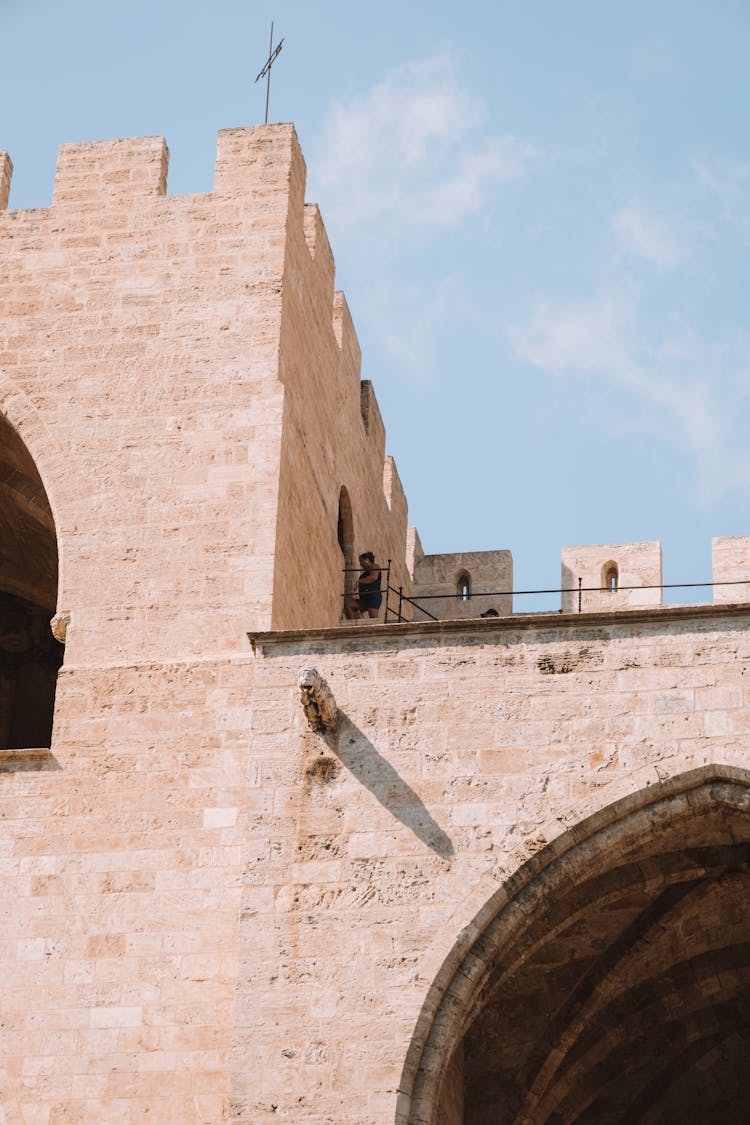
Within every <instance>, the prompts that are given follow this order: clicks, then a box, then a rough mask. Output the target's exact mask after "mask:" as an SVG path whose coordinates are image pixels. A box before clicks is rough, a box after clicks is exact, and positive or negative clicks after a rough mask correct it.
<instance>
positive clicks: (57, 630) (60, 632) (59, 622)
mask: <svg viewBox="0 0 750 1125" xmlns="http://www.w3.org/2000/svg"><path fill="white" fill-rule="evenodd" d="M70 620H71V614H70V611H69V610H65V611H64V612H62V613H56V614H55V616H54V617H53V618H52V620H51V621H50V623H49V625H50V629H51V630H52V636H53V637H54V638H55V640H56V641H59V642H60V644H61V645H64V644H65V638H66V637H67V635H68V625H70Z"/></svg>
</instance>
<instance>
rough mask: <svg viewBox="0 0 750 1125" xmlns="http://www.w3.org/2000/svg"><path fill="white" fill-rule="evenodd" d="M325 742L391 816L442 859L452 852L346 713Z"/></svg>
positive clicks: (442, 834) (412, 794) (438, 829)
mask: <svg viewBox="0 0 750 1125" xmlns="http://www.w3.org/2000/svg"><path fill="white" fill-rule="evenodd" d="M326 742H327V743H328V746H329V747H330V749H331V750H332V751H333V753H334V754H335V755H336V757H337V758H338V759H339V761H340V762H342V764H343V765H345V766H346V768H347V769H348V770H349V772H350V773H351V774H353V775H354V777H356V779H357V781H359V782H360V783H361V784H362V785H364V786H365V788H366V789H369V790H370V792H371V793H372V795H373V796H374V797H375V798H376V800H378V801H379V802H380V804H381V805H382V806H383V808H384V809H386V810H387V811H388V812H389V813H390V814H391V816H395V817H396V819H397V820H400V821H401V823H402V824H404V825H406V827H407V828H409V829H410V830H411V831H412V832H413V833H414V835H415V836H417V837H418V838H419V839H420V840H421V841H422V843H424V844H426V845H427V847H428V848H432V850H433V851H434V852H436V853H437V854H438V855H439V856H440V857H441V858H442V859H450V857H451V856H452V855H453V844H452V843H451V841H450V839H449V838H448V836H447V835H446V834H445V832H443V830H442V828H441V827H440V825H439V824H438V823H437V822H436V821H435V820H433V818H432V817H431V816H430V814H429V812H428V811H427V809H426V808H425V806H424V804H423V803H422V801H421V800H420V798H419V797H418V796H417V794H416V793H415V792H414V790H413V789H412V788H411V787H410V786H408V785H407V784H406V782H405V781H402V779H401V778H400V777H399V775H398V774H397V773H396V771H395V770H394V768H393V766H392V765H391V764H390V762H388V761H386V759H385V758H384V757H383V755H382V754H379V753H378V751H377V750H376V749H375V747H374V746H373V744H372V743H371V742H370V740H369V738H367V736H366V735H365V734H363V733H362V731H361V730H360V729H359V728H358V727H356V726H355V725H354V723H353V722H352V721H351V719H349V718H348V717H347V716H346V715H344V714H343V713H341V712H339V724H338V727H337V729H336V731H335V733H334V734H333V735H330V736H329V737H328V738H327V739H326Z"/></svg>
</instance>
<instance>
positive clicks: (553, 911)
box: [0, 125, 750, 1125]
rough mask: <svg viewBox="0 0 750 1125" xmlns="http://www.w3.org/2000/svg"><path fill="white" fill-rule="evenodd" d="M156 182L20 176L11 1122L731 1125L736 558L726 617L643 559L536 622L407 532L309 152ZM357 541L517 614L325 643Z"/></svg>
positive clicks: (157, 145)
mask: <svg viewBox="0 0 750 1125" xmlns="http://www.w3.org/2000/svg"><path fill="white" fill-rule="evenodd" d="M166 164H167V152H166V147H165V145H164V144H163V142H162V141H161V139H159V138H140V139H135V140H126V141H107V142H100V143H97V144H85V145H74V146H65V147H64V149H63V151H62V153H61V158H60V165H59V171H58V181H57V185H56V189H55V196H54V202H53V205H52V206H51V207H50V208H47V209H43V210H39V211H34V212H28V213H27V212H20V211H12V210H11V211H7V210H4V209H3V207H2V205H3V204H4V203H5V202H6V197H7V184H8V183H9V180H10V163H9V160H5V159H3V158H2V157H0V211H2V213H0V262H2V270H0V344H1V346H0V528H2V529H4V534H3V536H2V537H0V538H1V539H2V541H1V542H0V595H4V596H5V599H6V600H5V601H4V603H3V604H4V605H5V607H6V613H5V614H4V615H0V616H3V621H4V622H5V624H4V625H3V631H2V637H1V638H0V655H2V658H3V667H2V669H1V670H0V696H1V697H2V698H0V715H4V716H5V719H7V718H8V717H9V716H10V713H11V712H10V705H9V704H8V701H7V699H6V700H5V704H4V703H3V698H5V696H7V697H8V698H9V697H10V690H9V688H8V683H9V682H10V680H11V679H12V676H13V675H16V674H17V673H18V669H19V668H20V667H21V665H23V666H24V667H26V662H27V657H34V659H37V658H38V657H39V656H40V651H41V650H42V649H44V644H50V645H53V644H55V643H56V642H55V641H52V640H51V639H50V634H49V626H48V623H49V622H50V618H51V619H52V626H53V629H54V637H55V638H56V641H57V642H62V643H64V644H65V659H64V663H63V666H62V668H61V669H60V672H59V675H58V676H57V691H56V697H55V708H54V724H53V728H52V735H51V739H48V740H47V741H48V742H49V745H46V746H28V745H24V746H19V747H11V746H9V745H6V746H0V870H1V871H2V873H3V876H4V891H3V902H4V904H5V905H4V909H3V911H2V912H0V935H1V936H2V941H0V973H2V980H3V982H4V983H3V1005H2V1018H1V1019H0V1047H1V1048H2V1049H1V1050H0V1120H2V1119H3V1117H4V1118H5V1120H6V1121H7V1122H8V1123H9V1125H19V1123H20V1125H69V1123H71V1122H86V1123H92V1125H94V1123H96V1125H99V1123H100V1122H106V1123H107V1125H116V1123H118V1122H127V1123H128V1125H135V1123H141V1122H144V1121H148V1122H150V1123H152V1125H176V1123H177V1122H179V1123H180V1125H183V1123H185V1125H189V1123H194V1125H198V1123H201V1122H203V1123H205V1122H211V1123H212V1125H218V1123H220V1122H224V1121H227V1122H228V1121H233V1122H238V1123H239V1122H241V1123H244V1125H262V1123H263V1122H266V1121H268V1122H270V1121H279V1120H286V1121H290V1122H294V1123H295V1125H297V1123H300V1125H303V1123H305V1122H309V1123H310V1125H323V1123H325V1125H331V1123H334V1125H385V1123H386V1122H391V1123H393V1122H398V1123H399V1125H406V1123H409V1125H418V1123H419V1125H427V1123H428V1122H429V1123H431V1125H437V1123H440V1125H458V1123H459V1122H461V1121H465V1122H479V1121H487V1120H513V1119H516V1120H518V1121H526V1122H535V1123H536V1122H542V1121H545V1120H548V1119H549V1120H570V1121H573V1120H576V1121H583V1122H587V1121H588V1122H592V1125H593V1122H596V1121H598V1122H601V1121H602V1120H608V1121H613V1122H614V1121H621V1120H622V1121H623V1122H624V1121H626V1120H630V1121H634V1120H638V1121H641V1120H643V1121H651V1120H653V1121H656V1120H681V1121H683V1122H684V1123H685V1125H697V1122H699V1121H706V1120H722V1121H727V1122H734V1121H735V1120H736V1121H740V1120H745V1119H746V1118H747V1116H748V1113H749V1112H750V1110H749V1109H748V1106H747V1104H746V1094H745V1093H744V1086H743V1083H742V1081H741V1080H740V1079H741V1078H742V1075H743V1074H744V1071H743V1069H742V1068H743V1065H744V1064H743V1062H742V1060H743V1057H744V1054H743V1052H744V1049H745V1044H746V1026H747V1025H746V996H747V980H748V976H747V970H746V964H747V963H748V958H747V949H748V947H749V946H750V935H748V928H749V927H750V920H749V919H748V915H747V905H746V904H747V902H748V896H747V882H746V880H747V862H748V860H747V849H748V844H749V841H750V828H749V826H748V825H749V813H748V808H749V806H750V800H749V799H748V794H749V793H750V775H749V774H748V768H747V767H748V737H749V736H750V711H749V710H748V691H749V690H750V689H749V688H748V683H747V681H748V677H750V671H748V669H750V607H748V605H747V602H746V599H745V597H744V595H743V594H742V582H743V581H744V580H745V579H746V578H747V577H750V573H749V571H748V560H749V559H750V554H748V552H747V550H746V541H745V540H718V541H716V542H715V545H714V574H715V576H716V578H717V581H719V576H723V578H724V579H725V580H726V581H728V582H730V585H729V586H727V587H726V588H724V587H719V586H717V592H716V603H717V604H714V605H704V606H697V607H669V606H661V604H660V602H661V597H660V593H661V591H660V590H659V589H658V588H657V589H656V590H655V591H646V590H645V589H643V587H645V586H651V585H653V586H656V587H658V586H659V584H660V581H661V578H660V574H661V571H660V553H659V550H658V545H656V544H630V545H627V544H626V545H619V546H615V547H613V546H607V547H591V548H574V549H566V551H565V553H564V560H563V561H564V568H567V570H565V569H564V572H563V585H565V584H566V583H575V582H577V577H579V576H581V577H582V578H583V579H585V581H584V582H582V584H583V585H586V584H590V585H592V586H594V587H596V588H595V590H594V591H593V593H591V596H590V597H589V596H588V595H586V600H585V602H583V603H582V607H581V608H582V612H581V613H580V614H579V613H578V612H577V610H578V606H577V597H575V598H574V602H573V603H571V602H570V601H567V602H564V603H563V609H565V610H566V612H563V613H548V614H537V615H524V614H516V615H513V614H512V612H511V610H512V605H511V601H510V598H511V594H510V589H511V586H512V560H511V558H510V554H509V552H505V551H501V552H487V553H481V554H476V553H475V554H472V555H467V554H463V555H450V556H445V555H444V556H425V555H424V552H423V551H422V549H421V546H420V544H419V539H418V536H417V535H416V532H412V533H411V534H410V536H409V537H408V538H407V529H406V501H405V498H404V495H403V491H402V489H401V485H400V482H399V479H398V474H397V472H396V469H395V465H394V463H393V462H392V460H390V459H389V458H388V457H386V455H385V431H384V427H383V423H382V419H381V417H380V413H379V411H378V407H377V403H376V401H375V397H374V394H373V391H372V387H371V385H370V384H369V383H367V382H366V381H365V382H364V383H361V382H360V378H359V369H360V355H359V347H358V344H357V339H356V335H355V332H354V329H353V326H352V323H351V319H350V317H349V313H348V309H347V306H346V303H345V301H344V298H343V297H342V296H341V295H340V294H335V293H334V289H333V284H334V267H333V258H332V256H331V251H330V247H329V245H328V241H327V238H326V234H325V229H324V227H323V224H322V221H321V217H320V214H319V212H318V210H317V208H316V207H314V206H310V205H305V203H304V179H305V170H304V164H303V161H302V157H301V155H300V153H299V149H298V146H297V143H296V139H295V136H294V132H293V129H292V128H291V126H288V125H282V126H269V127H267V128H258V129H249V130H243V129H239V130H234V129H233V130H227V131H225V132H223V133H222V134H221V135H220V140H219V154H218V159H217V170H216V182H215V188H214V191H213V192H211V193H208V194H205V195H197V196H182V197H172V196H169V195H168V194H166ZM4 185H5V187H4ZM342 496H345V497H346V498H347V499H348V505H349V506H348V507H347V519H348V520H350V526H349V527H348V529H347V531H346V536H344V535H343V534H342V531H341V527H340V526H339V525H340V522H341V521H340V519H339V517H340V514H341V510H342ZM342 539H345V546H346V549H347V550H349V551H356V552H358V551H360V550H367V549H371V550H373V551H374V552H375V554H376V556H377V559H378V561H379V562H381V563H383V564H385V563H386V561H387V560H388V559H390V560H391V567H392V570H391V573H392V584H393V586H394V587H395V588H396V589H398V587H399V586H403V588H404V590H405V591H406V592H407V593H408V592H411V590H412V586H411V582H412V575H414V577H415V581H416V582H417V583H418V584H419V583H421V584H422V585H421V586H420V588H421V589H426V588H430V589H432V588H433V586H434V585H437V587H439V588H438V589H436V590H435V592H437V593H444V594H445V595H446V597H445V604H444V605H443V608H442V611H441V614H440V616H443V617H444V618H451V617H456V616H459V615H458V614H457V613H456V612H455V607H456V602H457V599H456V597H455V594H456V590H455V584H456V581H457V578H458V577H460V571H461V568H463V569H464V570H466V572H467V573H468V574H469V576H470V578H471V579H472V581H473V582H474V583H475V584H476V583H477V582H480V583H482V584H483V583H484V580H485V579H486V581H487V582H488V583H490V584H491V586H493V587H494V588H496V589H497V590H500V591H503V593H502V599H501V603H499V602H498V601H497V599H494V600H493V603H492V604H495V605H496V606H497V608H498V609H499V610H502V612H503V613H504V614H506V616H504V617H502V618H500V619H496V620H494V621H488V620H484V621H480V620H477V619H476V616H475V615H476V614H477V613H478V612H479V611H480V610H481V609H482V608H485V607H484V606H483V605H482V606H480V605H478V604H477V603H476V602H475V603H474V604H473V605H471V606H462V607H461V613H462V614H463V613H465V614H466V619H464V620H442V621H439V622H437V623H431V622H427V623H423V624H420V623H416V622H412V623H408V622H407V623H405V624H394V623H390V622H389V624H388V625H383V624H382V623H375V622H365V623H358V624H357V625H356V627H352V626H349V627H340V626H339V625H338V622H339V617H340V613H341V608H342V593H343V589H344V577H343V573H342V568H343V566H344V551H343V550H342ZM608 563H615V564H616V565H617V567H618V577H617V583H618V589H617V590H611V589H602V588H601V587H602V584H603V581H604V579H603V574H602V568H603V567H605V564H608ZM627 584H630V585H634V586H637V587H638V588H639V589H638V590H636V591H635V592H632V594H633V596H627V597H626V595H625V592H624V591H621V590H620V589H619V587H620V586H623V585H627ZM486 588H490V587H486ZM474 589H475V590H477V589H478V586H477V585H475V587H474ZM720 590H725V592H724V593H720V592H719V591H720ZM7 599H13V600H11V601H9V600H7ZM438 601H439V599H438ZM19 606H20V607H21V608H20V609H19ZM21 609H22V610H23V613H21ZM27 610H28V613H27ZM55 611H57V612H55ZM470 611H471V613H470ZM408 612H409V611H408V610H407V612H406V614H405V616H408ZM53 614H54V616H53ZM415 616H416V614H415ZM470 618H473V619H470ZM381 620H382V619H381ZM0 624H2V622H0ZM42 625H43V626H44V629H43V630H42V629H41V626H42ZM248 630H249V631H250V643H248V633H247V631H248ZM272 630H273V631H272ZM42 633H43V634H44V637H45V641H44V644H42V641H41V637H42ZM32 642H33V643H32ZM44 651H45V652H46V650H44ZM42 655H43V654H42ZM6 658H7V659H6ZM311 667H314V668H315V669H317V670H318V674H319V676H320V678H321V680H324V681H325V682H326V683H327V684H328V685H329V688H330V693H331V695H330V698H329V697H328V696H327V695H325V694H324V693H323V690H322V686H321V683H320V682H319V681H314V682H308V679H307V678H305V684H304V687H305V690H306V691H307V692H308V695H307V698H306V703H307V704H308V705H310V707H311V708H312V705H313V703H315V709H316V711H315V715H314V717H315V718H316V720H317V719H318V718H319V719H321V720H322V729H319V730H318V731H312V730H310V727H309V722H308V719H309V716H307V715H306V713H305V709H303V707H302V706H301V705H300V681H299V673H300V669H301V668H304V669H309V668H311ZM11 673H12V674H11ZM24 675H26V672H24ZM32 680H33V677H31V679H30V680H29V683H31V682H32ZM29 683H27V684H26V688H24V690H26V689H27V688H28V686H29ZM34 683H36V681H34ZM37 687H38V684H37ZM14 690H15V689H14ZM3 693H4V695H3ZM334 699H335V703H334V702H333V700H334ZM38 700H39V696H34V698H33V700H32V702H31V703H30V704H28V706H27V707H26V711H27V712H28V713H29V714H31V713H32V711H33V709H34V706H36V705H37V704H38ZM6 704H7V706H6ZM4 706H5V711H3V707H4ZM334 710H335V713H336V717H335V722H334ZM0 725H1V724H0ZM7 726H8V724H7V723H6V727H7ZM29 737H31V736H29ZM5 741H6V742H8V741H12V739H11V738H10V736H9V735H7V731H6V736H5ZM641 1015H642V1016H643V1018H641ZM704 1077H705V1081H703V1080H702V1079H703V1078H704ZM744 1085H746V1084H744ZM618 1114H619V1116H618ZM628 1114H629V1116H628ZM597 1115H598V1116H597Z"/></svg>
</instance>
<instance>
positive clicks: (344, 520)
mask: <svg viewBox="0 0 750 1125" xmlns="http://www.w3.org/2000/svg"><path fill="white" fill-rule="evenodd" d="M336 536H337V539H338V544H339V550H340V551H341V558H342V562H343V567H342V569H343V570H344V597H345V598H346V597H347V596H349V595H351V594H352V592H353V590H354V583H355V578H356V574H355V572H354V518H353V516H352V502H351V500H350V499H349V493H348V492H347V490H346V488H345V487H344V486H342V488H341V491H340V493H339V516H338V524H337V528H336Z"/></svg>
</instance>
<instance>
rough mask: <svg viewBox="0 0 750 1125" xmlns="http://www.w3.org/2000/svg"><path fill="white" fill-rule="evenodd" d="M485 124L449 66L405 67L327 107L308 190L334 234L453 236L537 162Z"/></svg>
mask: <svg viewBox="0 0 750 1125" xmlns="http://www.w3.org/2000/svg"><path fill="white" fill-rule="evenodd" d="M484 124H485V108H484V106H483V104H482V102H481V101H480V100H479V99H478V98H477V97H475V96H474V95H473V94H472V93H470V92H469V91H468V90H467V89H466V88H465V87H464V86H462V84H461V83H460V82H459V79H458V77H457V74H456V71H455V68H454V65H453V63H452V62H451V60H450V59H449V58H448V56H445V55H441V56H439V57H437V58H432V59H427V60H423V61H420V62H412V63H408V64H405V65H404V66H401V67H399V68H398V69H396V70H394V71H392V72H391V73H390V74H388V75H387V76H386V77H385V78H384V79H383V81H382V82H379V83H378V84H377V85H376V86H374V87H373V88H371V89H370V90H367V91H366V92H364V93H363V94H362V95H361V96H360V97H355V98H352V99H349V100H347V101H346V102H343V101H341V102H337V103H336V104H335V105H334V106H333V108H332V109H331V112H330V113H329V115H328V117H327V120H326V122H325V125H324V128H323V131H322V133H321V135H320V136H319V138H318V140H317V142H316V143H315V145H314V147H313V160H312V162H311V168H312V169H313V175H312V177H311V179H312V183H313V187H314V189H315V190H316V191H317V192H318V194H319V195H320V197H321V198H324V199H325V209H326V212H327V213H330V214H331V215H332V216H333V217H334V219H335V222H336V224H337V225H339V226H344V225H345V226H347V227H349V228H356V229H358V230H360V231H361V230H362V228H363V225H364V229H365V230H368V231H370V232H372V234H373V235H374V236H376V237H377V236H378V235H380V236H381V237H382V234H383V233H386V232H387V233H388V234H389V235H391V236H393V235H399V236H406V237H411V236H416V237H421V236H423V235H424V233H425V231H427V232H430V231H433V230H435V229H437V228H445V227H454V226H457V225H459V224H461V223H462V222H464V221H465V220H466V219H467V218H468V217H469V216H471V215H473V214H475V213H476V212H477V211H478V210H480V209H481V207H482V206H483V205H484V204H485V203H486V202H487V200H488V198H489V196H490V195H491V193H492V191H493V190H494V189H495V188H496V187H497V186H498V185H499V184H502V183H504V182H507V181H509V180H517V179H519V178H521V177H522V176H523V175H524V174H525V172H526V170H527V168H528V165H529V163H530V161H531V160H532V159H533V156H534V152H533V148H532V147H531V146H530V145H528V144H527V143H525V142H523V141H521V140H519V139H518V138H516V137H513V136H508V135H506V136H499V135H495V134H493V133H488V132H485V131H483V126H484Z"/></svg>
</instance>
